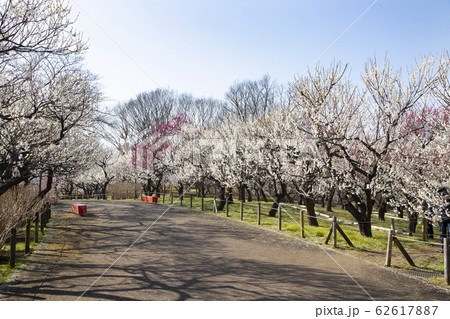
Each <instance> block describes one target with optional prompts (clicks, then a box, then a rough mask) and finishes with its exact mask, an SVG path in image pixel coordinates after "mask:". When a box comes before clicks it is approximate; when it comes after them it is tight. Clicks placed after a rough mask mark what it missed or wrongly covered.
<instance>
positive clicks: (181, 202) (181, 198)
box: [180, 195, 183, 206]
mask: <svg viewBox="0 0 450 319" xmlns="http://www.w3.org/2000/svg"><path fill="white" fill-rule="evenodd" d="M180 206H183V195H181V196H180Z"/></svg>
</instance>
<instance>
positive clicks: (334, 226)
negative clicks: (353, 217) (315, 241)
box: [332, 216, 337, 248]
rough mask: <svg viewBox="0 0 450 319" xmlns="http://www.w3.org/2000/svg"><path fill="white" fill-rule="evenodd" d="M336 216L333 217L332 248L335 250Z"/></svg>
mask: <svg viewBox="0 0 450 319" xmlns="http://www.w3.org/2000/svg"><path fill="white" fill-rule="evenodd" d="M336 223H337V221H336V216H334V217H333V225H332V226H333V247H334V248H336V246H337V238H336V230H337V229H336Z"/></svg>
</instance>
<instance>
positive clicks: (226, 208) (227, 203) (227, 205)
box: [225, 197, 230, 217]
mask: <svg viewBox="0 0 450 319" xmlns="http://www.w3.org/2000/svg"><path fill="white" fill-rule="evenodd" d="M229 204H230V203H229V202H228V197H227V198H226V199H225V206H226V207H225V216H227V217H228V216H229V212H230V211H229V208H230V206H229Z"/></svg>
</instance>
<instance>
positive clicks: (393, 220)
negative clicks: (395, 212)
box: [391, 218, 395, 234]
mask: <svg viewBox="0 0 450 319" xmlns="http://www.w3.org/2000/svg"><path fill="white" fill-rule="evenodd" d="M391 229H392V230H393V231H394V234H395V219H394V218H391Z"/></svg>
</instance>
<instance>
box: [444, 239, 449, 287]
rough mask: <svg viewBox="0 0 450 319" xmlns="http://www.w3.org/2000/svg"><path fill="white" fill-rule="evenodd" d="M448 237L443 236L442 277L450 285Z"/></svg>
mask: <svg viewBox="0 0 450 319" xmlns="http://www.w3.org/2000/svg"><path fill="white" fill-rule="evenodd" d="M448 245H449V240H448V237H447V238H444V279H445V282H446V283H447V285H450V256H449V255H450V247H448Z"/></svg>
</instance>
